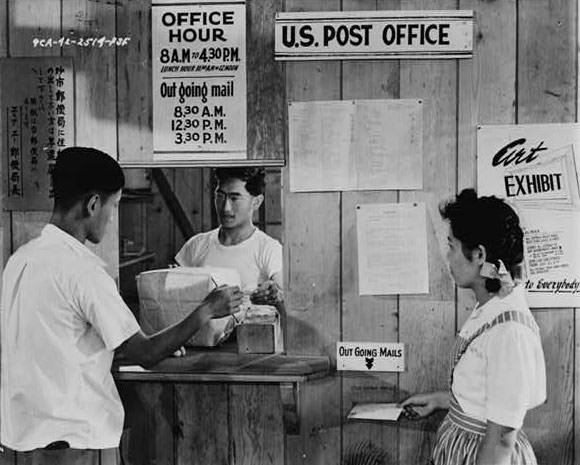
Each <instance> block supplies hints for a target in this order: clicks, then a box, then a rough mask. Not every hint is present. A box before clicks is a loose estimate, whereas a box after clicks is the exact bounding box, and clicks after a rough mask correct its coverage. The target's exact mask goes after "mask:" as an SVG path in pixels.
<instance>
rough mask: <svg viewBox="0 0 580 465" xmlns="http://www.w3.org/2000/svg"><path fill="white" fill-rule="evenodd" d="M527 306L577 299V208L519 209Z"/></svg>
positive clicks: (566, 303)
mask: <svg viewBox="0 0 580 465" xmlns="http://www.w3.org/2000/svg"><path fill="white" fill-rule="evenodd" d="M519 213H520V217H521V220H522V223H523V224H524V251H525V261H524V263H525V270H526V279H525V281H524V282H525V289H526V291H527V293H528V302H529V304H530V306H531V307H556V306H559V307H560V306H562V307H568V306H570V307H573V306H578V305H579V303H580V241H578V237H579V234H580V212H578V211H562V210H545V209H542V210H538V209H529V208H521V209H519Z"/></svg>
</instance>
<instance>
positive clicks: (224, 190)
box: [175, 168, 282, 306]
mask: <svg viewBox="0 0 580 465" xmlns="http://www.w3.org/2000/svg"><path fill="white" fill-rule="evenodd" d="M214 178H215V180H216V181H217V186H216V189H215V209H216V212H217V215H218V218H219V221H220V227H219V228H216V229H213V230H211V231H208V232H205V233H200V234H196V235H195V236H193V237H192V238H191V239H189V240H188V241H187V242H186V243H185V245H184V246H183V247H182V248H181V250H180V251H179V252H178V253H177V255H176V256H175V260H176V262H177V263H178V264H179V265H181V266H215V267H224V268H234V269H236V270H237V271H238V273H239V274H240V278H241V282H242V290H243V291H244V292H245V293H251V294H250V297H251V300H252V302H253V303H255V304H269V305H274V306H278V305H280V304H281V301H282V246H281V245H280V243H279V242H278V241H277V240H275V239H273V238H271V237H270V236H268V235H267V234H266V233H264V232H262V231H261V230H260V229H258V228H257V227H256V226H255V225H254V223H253V221H252V218H253V216H254V212H255V211H257V210H258V209H259V208H260V205H261V204H262V202H263V201H264V188H265V179H264V178H265V172H264V169H263V168H217V169H215V170H214Z"/></svg>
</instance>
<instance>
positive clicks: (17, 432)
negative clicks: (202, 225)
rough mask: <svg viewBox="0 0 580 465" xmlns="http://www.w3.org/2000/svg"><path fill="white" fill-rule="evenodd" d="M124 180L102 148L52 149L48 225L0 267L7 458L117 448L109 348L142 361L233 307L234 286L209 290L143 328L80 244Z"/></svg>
mask: <svg viewBox="0 0 580 465" xmlns="http://www.w3.org/2000/svg"><path fill="white" fill-rule="evenodd" d="M123 184H124V176H123V172H122V170H121V168H120V167H119V165H118V163H117V162H116V161H115V160H114V159H113V158H111V157H110V156H108V155H107V154H105V153H103V152H100V151H98V150H95V149H91V148H82V147H72V148H68V149H65V150H63V151H62V152H61V153H60V154H59V156H58V157H57V161H56V164H55V167H54V172H53V187H54V197H55V204H54V210H53V214H52V217H51V220H50V224H48V225H46V226H45V228H44V229H43V230H42V233H41V235H40V237H38V238H37V239H34V240H33V241H31V242H29V243H28V244H26V245H24V246H23V247H21V248H20V249H18V251H17V252H16V253H15V254H14V255H12V257H10V259H9V261H8V263H7V264H6V267H5V269H4V273H3V283H2V299H1V306H0V311H1V334H0V338H1V343H2V365H1V386H0V408H1V412H0V440H1V443H2V445H3V446H4V447H5V448H7V449H11V450H13V451H15V453H16V457H17V460H18V462H20V461H22V463H28V464H32V465H34V464H43V465H45V464H59V465H69V464H83V465H84V464H93V463H98V450H100V449H109V448H113V449H114V448H116V447H118V444H119V441H120V438H121V431H122V427H123V419H124V412H123V406H122V404H121V401H120V399H119V395H118V393H117V389H116V387H115V384H114V382H113V378H112V375H111V372H110V370H111V365H112V361H113V355H114V353H115V352H119V353H122V354H123V355H124V356H126V357H127V358H128V359H130V360H131V361H132V362H135V363H138V364H140V365H142V366H144V367H150V366H152V365H155V364H156V363H157V362H159V361H160V360H161V359H163V358H165V357H167V356H169V355H170V354H171V353H172V352H173V351H175V349H176V348H178V347H180V346H181V345H182V344H183V343H184V342H185V341H186V340H187V339H188V338H189V337H191V335H192V334H194V333H195V332H196V331H197V330H198V329H199V328H201V327H202V326H203V325H204V324H205V323H207V322H208V321H209V320H210V319H211V318H214V317H222V316H226V315H229V314H230V313H232V312H233V311H235V310H236V309H237V307H238V306H239V304H240V303H241V297H242V295H241V292H240V290H239V289H238V288H219V289H217V290H215V291H214V292H212V293H211V294H210V295H209V296H208V297H207V298H206V299H205V301H204V302H203V303H202V304H201V305H200V306H199V307H198V308H197V309H195V311H192V313H191V314H190V315H189V316H187V317H186V318H185V319H184V320H182V321H181V322H179V323H177V324H175V325H173V326H171V327H169V328H166V329H165V330H163V331H161V332H159V333H156V334H154V335H150V336H146V335H145V334H143V332H142V331H141V329H140V327H139V324H138V323H137V321H136V320H135V317H134V316H133V314H132V313H131V311H130V310H129V308H128V307H127V306H126V305H125V303H124V302H123V300H122V299H121V297H120V295H119V293H118V292H117V288H116V286H115V283H114V281H113V280H112V278H111V277H110V276H109V275H108V274H107V273H106V271H105V269H104V266H105V264H104V263H103V262H102V261H101V259H100V258H98V257H97V256H96V255H95V254H93V253H92V252H91V251H90V250H89V249H88V248H87V247H86V246H85V245H84V243H85V241H86V240H89V241H90V242H92V243H98V242H100V241H101V240H102V238H103V236H104V234H105V230H106V227H107V225H108V224H109V223H110V220H111V218H112V216H113V214H115V212H116V209H117V206H118V203H119V200H120V197H121V189H122V187H123ZM192 310H194V309H192Z"/></svg>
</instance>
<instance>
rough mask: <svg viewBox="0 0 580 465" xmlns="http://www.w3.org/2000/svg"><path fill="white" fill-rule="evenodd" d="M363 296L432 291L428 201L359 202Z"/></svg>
mask: <svg viewBox="0 0 580 465" xmlns="http://www.w3.org/2000/svg"><path fill="white" fill-rule="evenodd" d="M356 222H357V225H356V226H357V244H358V282H359V294H360V295H383V294H426V293H428V292H429V266H428V261H427V260H428V259H427V219H426V210H425V204H424V203H387V204H364V205H358V206H357V210H356Z"/></svg>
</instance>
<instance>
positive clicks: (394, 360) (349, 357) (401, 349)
mask: <svg viewBox="0 0 580 465" xmlns="http://www.w3.org/2000/svg"><path fill="white" fill-rule="evenodd" d="M336 369H337V370H350V371H405V344H402V343H399V342H389V343H375V342H337V343H336Z"/></svg>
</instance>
